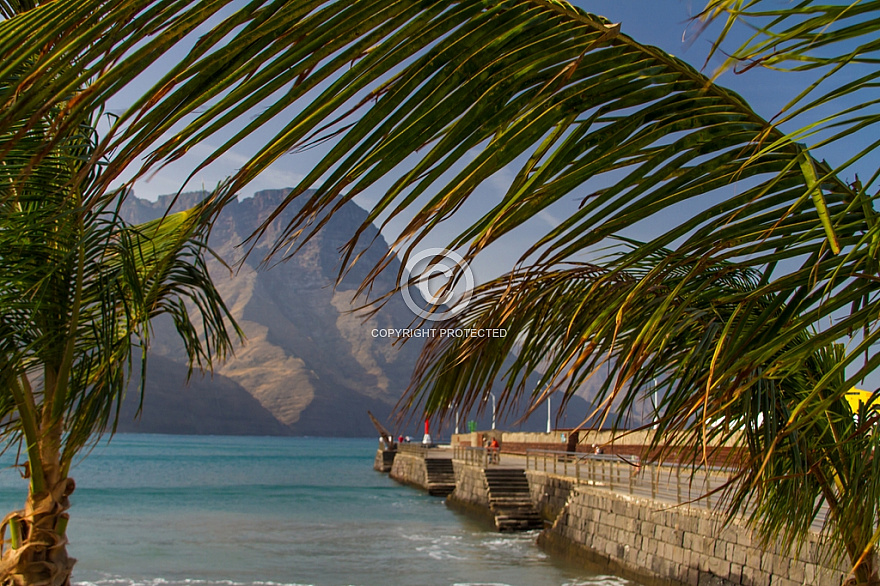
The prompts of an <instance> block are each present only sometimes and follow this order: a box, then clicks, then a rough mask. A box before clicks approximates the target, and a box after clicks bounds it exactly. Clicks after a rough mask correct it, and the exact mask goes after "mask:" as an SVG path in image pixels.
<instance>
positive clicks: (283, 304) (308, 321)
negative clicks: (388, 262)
mask: <svg viewBox="0 0 880 586" xmlns="http://www.w3.org/2000/svg"><path fill="white" fill-rule="evenodd" d="M204 195H205V194H204V193H185V194H182V195H181V196H180V197H179V198H178V201H177V202H176V203H175V206H174V209H182V208H186V207H191V206H192V205H194V204H195V203H196V202H198V201H199V200H200V199H201V198H203V197H204ZM286 195H287V190H272V191H263V192H260V193H257V194H255V195H254V197H251V198H246V199H240V200H237V201H234V202H231V203H230V204H229V205H228V206H227V207H226V208H225V209H224V210H223V212H222V213H221V215H220V216H219V218H218V219H217V221H216V223H215V224H214V228H213V230H212V232H211V237H210V241H209V242H210V245H211V247H212V249H213V250H214V251H215V252H216V253H217V254H218V255H219V256H220V257H221V258H223V259H224V261H226V263H227V264H228V265H230V266H233V267H234V268H235V272H234V273H232V272H230V270H229V269H227V268H225V267H223V265H222V264H220V263H219V262H212V263H211V265H210V270H211V276H212V278H213V279H214V282H215V284H216V286H217V288H218V290H219V291H220V293H221V295H222V296H223V298H224V300H225V301H226V303H227V305H228V306H229V308H230V309H231V311H232V313H233V315H234V316H235V317H236V320H237V321H238V323H239V325H240V326H241V328H242V330H243V331H244V333H245V336H246V341H245V343H244V344H243V345H241V346H239V347H238V348H237V349H236V351H235V356H234V357H232V358H230V359H229V360H227V361H226V362H225V363H224V364H221V365H219V366H218V367H217V368H216V369H215V372H214V374H213V376H210V375H208V376H205V377H202V376H200V375H198V374H194V375H193V378H192V380H191V381H190V383H189V385H186V384H185V378H186V368H185V366H184V364H183V362H182V361H181V359H180V357H181V356H182V345H181V344H180V343H179V342H178V341H177V339H176V335H175V334H174V331H173V328H172V325H171V323H170V320H157V322H156V324H155V330H154V334H153V337H152V341H151V344H152V345H151V348H150V354H149V361H148V368H147V384H146V393H145V398H144V404H143V408H142V416H141V418H140V420H139V421H134V417H133V416H134V414H135V412H136V411H137V407H138V405H137V401H136V400H135V399H136V395H137V393H135V392H130V393H129V398H128V399H127V400H126V401H125V402H124V403H123V410H122V413H123V416H122V418H121V422H120V431H141V432H164V433H214V434H272V435H276V434H294V435H343V436H363V435H372V433H373V432H374V430H373V427H372V424H371V423H370V421H369V419H368V418H367V416H366V411H367V410H368V409H369V410H371V411H373V413H375V414H376V415H377V416H379V417H380V418H381V419H386V418H387V417H388V415H389V414H390V413H391V410H392V408H393V406H394V404H395V403H396V402H397V400H398V399H399V397H400V396H401V394H402V392H403V391H404V389H405V388H406V385H407V383H408V381H409V377H410V373H411V371H412V367H413V365H414V364H415V360H416V357H417V356H418V352H419V350H420V348H419V347H418V340H412V341H411V342H408V343H406V344H397V345H392V342H393V341H392V340H391V339H390V338H375V337H373V336H372V335H371V331H372V329H373V328H388V327H396V328H404V327H407V325H408V324H409V323H410V322H411V321H412V320H413V317H414V316H413V314H412V313H411V312H410V311H409V310H408V309H407V308H406V306H405V304H404V303H403V301H402V300H400V299H397V298H393V299H391V300H389V302H388V303H386V304H385V306H384V307H383V308H382V309H381V310H380V311H379V312H378V313H377V314H376V315H375V316H373V317H371V318H370V320H369V321H366V322H365V321H364V318H363V317H362V316H361V315H358V314H355V313H353V312H352V311H351V307H352V300H353V298H354V294H355V290H356V287H357V285H358V284H359V283H360V282H361V280H362V279H363V277H364V276H365V275H366V271H367V270H368V268H369V267H372V266H373V264H374V263H375V262H377V261H378V259H379V258H381V256H382V255H383V254H384V252H385V250H387V244H386V243H385V241H384V240H383V239H382V237H381V235H380V234H379V233H378V230H375V229H372V230H371V231H368V232H367V233H366V234H364V241H365V242H373V244H372V246H370V248H369V249H367V250H366V251H365V252H364V256H363V258H362V261H361V262H359V263H357V265H356V266H355V268H354V269H353V270H352V271H351V273H350V274H348V275H347V276H346V277H345V279H343V280H342V282H341V283H340V284H339V285H338V286H337V287H336V289H335V290H334V288H333V283H334V281H335V279H336V275H337V272H338V269H339V256H338V251H339V249H340V247H341V246H342V245H343V244H344V243H345V242H346V241H347V239H348V238H349V237H350V236H351V234H353V233H354V230H355V229H356V227H358V226H359V225H360V224H361V222H363V220H364V219H365V218H366V212H365V211H364V210H363V209H361V208H359V207H358V206H357V205H355V204H347V205H346V206H344V207H343V209H342V210H340V212H339V213H337V214H335V215H334V216H333V218H332V219H331V220H330V221H329V222H328V224H327V225H326V227H325V228H323V229H322V230H321V231H320V232H319V233H318V234H317V235H316V236H315V237H314V238H313V239H312V240H310V241H309V242H308V243H306V244H305V246H304V247H303V248H302V250H300V251H299V252H298V253H297V254H296V255H294V256H293V257H292V258H291V259H289V260H287V261H285V262H279V263H276V264H274V266H272V267H271V268H265V267H262V268H261V267H260V264H261V261H263V259H264V258H265V255H266V254H267V252H268V247H269V246H270V244H271V243H272V242H273V241H274V239H275V236H276V234H277V231H278V230H280V229H281V228H282V227H283V226H285V225H286V224H287V222H288V221H289V220H290V219H291V218H292V217H293V215H294V214H295V213H296V211H297V209H298V207H299V206H298V205H297V203H296V202H294V203H293V204H291V205H289V206H288V208H287V209H286V210H285V211H284V212H283V213H282V214H281V216H280V217H279V218H278V219H277V220H276V221H275V222H274V223H273V224H272V225H271V226H270V229H269V231H268V232H267V233H266V234H265V235H264V237H263V238H262V239H261V240H260V241H259V242H258V243H257V245H256V246H255V247H254V249H253V250H252V251H251V253H250V254H249V255H248V257H247V258H246V259H245V260H244V262H243V263H242V264H241V265H240V266H237V265H236V263H238V262H239V261H240V260H241V258H242V256H243V249H242V248H241V247H240V246H239V245H240V244H241V243H242V242H243V241H244V240H245V239H246V238H247V237H248V236H249V235H250V234H251V233H252V232H253V231H254V230H255V229H256V228H257V227H258V226H259V225H260V224H261V223H262V222H263V221H264V220H265V219H266V218H267V217H268V215H269V214H270V213H271V212H272V211H274V210H275V209H276V208H277V206H278V205H279V204H280V203H281V202H282V201H283V199H284V197H285V196H286ZM171 200H172V198H171V196H164V197H161V198H159V200H158V201H156V202H150V201H147V200H143V199H139V198H137V197H133V196H132V197H130V198H128V199H127V200H126V202H125V205H124V207H123V210H122V215H123V217H124V218H125V219H126V220H127V221H129V222H144V221H147V220H150V219H153V218H156V217H159V216H160V215H162V214H163V213H164V212H165V210H166V209H167V206H168V204H169V203H170V202H171ZM397 269H398V266H396V265H393V266H391V267H389V271H387V273H388V276H387V277H386V276H384V275H383V276H382V277H380V280H379V282H378V283H377V286H378V287H385V288H386V289H390V288H392V287H393V285H394V281H393V279H394V275H396V271H397ZM133 380H134V377H133Z"/></svg>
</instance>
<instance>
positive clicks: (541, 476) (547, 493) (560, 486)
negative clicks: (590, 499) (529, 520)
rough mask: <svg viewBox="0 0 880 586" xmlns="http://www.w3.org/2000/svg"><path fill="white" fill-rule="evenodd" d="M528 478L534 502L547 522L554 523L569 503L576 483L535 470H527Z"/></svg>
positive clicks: (569, 479)
mask: <svg viewBox="0 0 880 586" xmlns="http://www.w3.org/2000/svg"><path fill="white" fill-rule="evenodd" d="M526 477H527V478H528V479H529V492H530V493H531V498H532V502H533V503H534V504H535V506H536V507H537V509H538V511H539V512H540V513H541V517H543V518H544V520H545V521H550V522H553V521H554V520H555V519H556V518H557V517H559V514H560V513H561V512H562V509H564V508H565V505H566V504H567V503H568V497H569V496H570V495H571V494H572V490H573V489H574V486H575V484H576V483H575V481H574V480H573V479H571V478H565V477H562V476H556V475H554V474H545V473H543V472H535V471H534V470H526Z"/></svg>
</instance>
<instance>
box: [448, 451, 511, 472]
mask: <svg viewBox="0 0 880 586" xmlns="http://www.w3.org/2000/svg"><path fill="white" fill-rule="evenodd" d="M452 458H453V459H454V460H459V461H461V462H464V463H465V464H470V465H472V466H481V467H483V468H486V467H487V466H489V465H490V464H498V463H499V461H500V451H499V450H498V449H497V448H495V449H493V448H472V447H470V446H455V447H453V448H452Z"/></svg>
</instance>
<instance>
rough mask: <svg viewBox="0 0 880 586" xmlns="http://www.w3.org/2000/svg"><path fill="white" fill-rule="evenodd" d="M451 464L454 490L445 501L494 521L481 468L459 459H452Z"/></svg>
mask: <svg viewBox="0 0 880 586" xmlns="http://www.w3.org/2000/svg"><path fill="white" fill-rule="evenodd" d="M452 464H453V466H454V468H455V490H454V491H452V494H450V495H449V496H448V497H446V502H447V503H448V504H449V505H450V506H452V507H454V508H456V509H459V510H463V511H466V512H468V513H469V514H471V515H474V516H476V517H478V518H482V519H484V520H488V521H492V522H493V523H494V521H495V517H494V515H493V514H492V511H491V509H490V508H489V490H488V488H487V485H486V475H485V474H484V473H483V469H482V468H480V467H479V466H473V465H470V464H465V463H464V462H461V461H460V460H453V463H452Z"/></svg>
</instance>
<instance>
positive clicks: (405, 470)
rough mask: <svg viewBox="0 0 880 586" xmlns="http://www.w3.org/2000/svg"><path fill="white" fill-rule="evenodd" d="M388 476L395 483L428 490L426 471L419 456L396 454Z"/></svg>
mask: <svg viewBox="0 0 880 586" xmlns="http://www.w3.org/2000/svg"><path fill="white" fill-rule="evenodd" d="M388 475H389V476H390V477H391V478H393V479H394V480H396V481H397V482H401V483H403V484H408V485H410V486H415V487H416V488H421V489H422V490H427V489H428V469H427V467H426V466H425V459H424V458H423V457H421V456H419V455H415V454H407V453H405V452H398V453H397V455H396V456H395V457H394V464H392V466H391V472H390V473H389V474H388Z"/></svg>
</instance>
